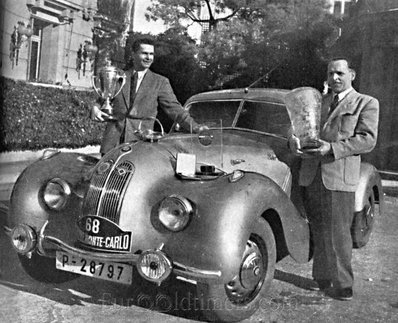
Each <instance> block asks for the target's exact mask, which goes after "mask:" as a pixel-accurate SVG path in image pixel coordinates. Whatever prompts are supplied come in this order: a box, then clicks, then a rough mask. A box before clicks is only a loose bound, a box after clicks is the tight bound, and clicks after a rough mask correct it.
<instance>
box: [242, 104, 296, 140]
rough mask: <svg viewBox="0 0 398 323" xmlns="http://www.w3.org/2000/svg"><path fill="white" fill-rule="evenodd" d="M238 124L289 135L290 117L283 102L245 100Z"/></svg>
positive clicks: (248, 127)
mask: <svg viewBox="0 0 398 323" xmlns="http://www.w3.org/2000/svg"><path fill="white" fill-rule="evenodd" d="M236 126H237V127H239V128H246V129H253V130H258V131H262V132H267V133H272V134H276V135H281V136H287V132H288V130H289V128H290V119H289V115H288V113H287V110H286V107H285V106H283V105H281V104H275V103H268V102H245V104H244V106H243V109H242V112H241V114H240V116H239V119H238V122H237V124H236Z"/></svg>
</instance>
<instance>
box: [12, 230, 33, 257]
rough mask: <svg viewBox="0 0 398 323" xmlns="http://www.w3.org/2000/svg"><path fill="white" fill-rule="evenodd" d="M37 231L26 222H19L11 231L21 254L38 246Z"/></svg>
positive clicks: (17, 249) (13, 240)
mask: <svg viewBox="0 0 398 323" xmlns="http://www.w3.org/2000/svg"><path fill="white" fill-rule="evenodd" d="M36 241H37V239H36V233H35V231H34V230H33V229H32V228H31V227H30V226H28V225H26V224H19V225H17V226H16V227H15V228H14V229H12V231H11V242H12V246H13V247H14V249H15V250H16V251H17V252H18V253H20V254H27V253H28V252H30V251H32V250H33V249H34V248H35V246H36Z"/></svg>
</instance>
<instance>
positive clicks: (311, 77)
mask: <svg viewBox="0 0 398 323" xmlns="http://www.w3.org/2000/svg"><path fill="white" fill-rule="evenodd" d="M201 3H203V4H204V6H205V8H208V9H209V11H210V12H209V18H208V19H204V20H203V19H202V20H201V19H200V15H199V14H198V12H199V8H202V7H200V4H201ZM328 6H329V3H328V1H326V0H279V1H271V0H267V1H264V0H262V1H260V0H258V1H256V0H252V1H250V0H230V1H227V0H225V1H216V0H208V1H188V0H186V1H177V0H157V1H156V2H152V7H150V8H149V10H150V14H149V16H148V17H149V18H150V19H156V18H161V19H163V20H164V21H165V22H166V23H167V24H169V25H170V26H172V25H173V26H184V23H185V26H187V23H186V22H187V21H190V22H191V23H194V22H199V23H208V24H209V26H210V30H209V31H208V32H206V33H205V34H203V35H202V38H201V45H200V48H199V54H198V58H199V61H200V63H201V65H202V66H205V70H206V73H207V75H208V76H209V85H210V86H211V87H225V86H247V85H249V84H251V83H253V82H254V81H255V80H257V79H258V78H260V77H262V76H265V75H266V74H267V73H268V74H269V75H268V76H269V77H264V78H263V83H262V84H261V83H257V84H256V86H266V85H269V84H271V82H272V84H273V85H275V86H279V87H287V86H288V87H294V86H295V85H301V84H304V83H305V84H307V85H314V84H316V85H319V82H320V80H321V79H322V78H323V77H324V70H323V69H324V65H323V64H324V63H323V58H324V57H325V56H326V54H327V49H328V48H327V45H326V41H327V40H328V39H329V38H330V36H331V35H332V34H333V33H334V31H335V24H334V21H333V19H332V17H331V15H330V14H329V13H328V11H327V9H328ZM201 10H202V9H201ZM321 73H322V75H321Z"/></svg>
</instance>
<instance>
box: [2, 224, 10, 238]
mask: <svg viewBox="0 0 398 323" xmlns="http://www.w3.org/2000/svg"><path fill="white" fill-rule="evenodd" d="M3 229H4V232H5V234H6V235H7V236H9V237H10V236H11V231H12V229H11V228H10V227H8V226H6V225H4V226H3Z"/></svg>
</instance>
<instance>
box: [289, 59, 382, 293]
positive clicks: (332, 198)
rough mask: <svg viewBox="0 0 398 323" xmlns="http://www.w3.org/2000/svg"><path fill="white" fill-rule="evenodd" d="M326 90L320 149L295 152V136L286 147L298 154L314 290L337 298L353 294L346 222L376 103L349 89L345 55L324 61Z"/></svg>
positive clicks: (373, 128)
mask: <svg viewBox="0 0 398 323" xmlns="http://www.w3.org/2000/svg"><path fill="white" fill-rule="evenodd" d="M327 77H328V79H327V80H328V85H329V87H330V88H331V90H332V93H331V94H328V95H325V96H324V98H323V100H322V111H321V140H320V144H321V145H320V147H319V148H316V149H311V150H301V149H300V148H301V147H300V142H299V140H298V138H297V137H295V136H294V135H292V136H291V137H290V138H289V146H290V148H291V150H292V151H293V152H294V153H295V154H298V155H300V156H301V157H302V160H301V168H300V172H299V184H300V185H301V186H303V187H304V202H305V206H306V211H307V214H308V217H309V220H310V225H311V231H312V233H313V242H314V260H313V261H314V262H313V272H312V274H313V278H314V280H315V282H316V285H317V286H316V287H315V286H314V288H313V289H314V290H319V289H320V290H322V291H325V292H326V294H327V295H329V296H332V297H334V298H336V299H340V300H350V299H352V297H353V281H354V275H353V270H352V266H351V255H352V239H351V232H350V228H351V224H352V220H353V214H354V201H355V190H356V188H357V185H358V182H359V175H360V162H361V154H363V153H368V152H370V151H371V150H372V149H373V148H374V147H375V145H376V140H377V131H378V121H379V103H378V101H377V100H376V99H375V98H373V97H370V96H368V95H364V94H360V93H358V92H357V91H355V90H354V89H353V88H352V81H353V80H354V79H355V71H354V70H353V69H352V68H351V66H350V63H349V61H348V60H347V59H345V58H337V59H333V60H331V61H330V62H329V64H328V75H327Z"/></svg>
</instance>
